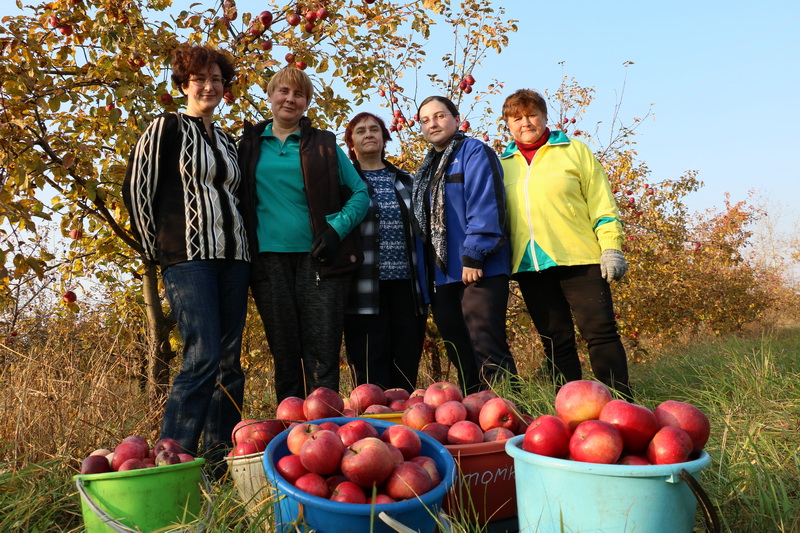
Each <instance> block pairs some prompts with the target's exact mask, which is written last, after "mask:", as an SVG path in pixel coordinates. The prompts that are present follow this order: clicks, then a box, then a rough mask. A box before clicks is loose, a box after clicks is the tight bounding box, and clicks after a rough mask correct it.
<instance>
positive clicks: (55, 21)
mask: <svg viewBox="0 0 800 533" xmlns="http://www.w3.org/2000/svg"><path fill="white" fill-rule="evenodd" d="M47 21H48V22H49V23H50V27H51V28H57V27H58V24H59V22H60V21H59V20H58V17H57V16H55V15H51V16H50V18H49V19H47Z"/></svg>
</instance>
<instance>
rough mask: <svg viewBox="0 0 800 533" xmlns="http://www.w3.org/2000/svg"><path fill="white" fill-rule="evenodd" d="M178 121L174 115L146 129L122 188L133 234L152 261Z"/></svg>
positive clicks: (130, 162) (129, 162)
mask: <svg viewBox="0 0 800 533" xmlns="http://www.w3.org/2000/svg"><path fill="white" fill-rule="evenodd" d="M171 117H172V118H171ZM178 120H179V118H178V117H177V116H175V115H162V116H160V117H158V118H156V119H155V120H154V121H153V122H152V123H151V124H150V125H149V126H148V127H147V129H146V130H145V132H144V133H143V134H142V136H141V137H140V138H139V140H138V141H137V142H136V146H134V148H133V152H132V153H131V156H130V158H129V160H128V167H127V169H126V173H125V182H124V183H123V186H122V194H123V200H124V202H125V207H126V208H127V209H128V213H129V215H130V224H131V231H132V232H133V234H134V236H135V237H136V240H138V241H139V243H140V244H141V245H142V247H143V248H144V253H145V256H146V257H147V258H148V259H149V260H151V261H157V260H158V253H157V252H158V250H157V246H156V233H157V228H156V213H155V207H154V205H155V197H156V192H157V191H158V185H159V179H160V178H161V176H162V173H163V172H165V170H166V169H165V165H166V161H167V150H168V149H170V148H171V147H172V142H169V141H168V139H173V138H174V136H175V134H176V133H177V121H178Z"/></svg>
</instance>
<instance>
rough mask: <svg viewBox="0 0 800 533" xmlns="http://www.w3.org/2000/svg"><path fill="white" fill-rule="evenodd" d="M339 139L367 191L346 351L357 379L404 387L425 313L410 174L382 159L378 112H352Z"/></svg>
mask: <svg viewBox="0 0 800 533" xmlns="http://www.w3.org/2000/svg"><path fill="white" fill-rule="evenodd" d="M344 140H345V143H346V144H347V148H348V149H349V156H350V159H351V160H352V161H353V164H354V165H355V167H356V169H358V171H359V173H360V174H361V176H362V179H363V180H364V183H365V184H366V186H367V190H368V192H369V196H370V205H369V211H367V216H366V217H365V218H364V221H363V222H362V223H361V226H360V229H361V246H362V250H363V252H364V262H363V264H362V265H361V268H360V269H359V270H358V271H357V272H356V275H355V276H354V278H353V283H352V285H351V290H350V297H349V300H348V305H347V310H346V313H347V314H346V315H345V323H344V324H345V326H344V339H345V345H346V349H347V358H348V360H349V362H350V367H351V369H352V373H353V377H354V380H355V382H356V385H360V384H362V383H374V384H376V385H379V386H381V387H383V388H385V389H391V388H403V389H406V390H408V391H409V392H411V391H413V390H414V388H415V387H416V383H417V369H418V367H419V361H420V358H421V356H422V343H423V341H424V340H425V323H426V319H427V305H426V303H425V299H426V297H425V295H423V292H422V291H423V288H424V287H425V283H420V273H421V270H419V269H418V265H419V262H418V258H419V259H420V260H421V259H422V244H421V241H420V240H419V239H418V238H417V237H416V236H415V234H414V231H413V230H412V227H411V217H410V210H411V187H412V183H413V179H412V177H411V175H409V174H408V173H407V172H403V171H402V170H399V169H397V168H395V167H394V166H393V165H392V164H391V163H389V162H388V161H386V151H385V149H384V147H385V145H386V143H387V142H388V141H390V140H391V137H390V136H389V131H388V130H387V129H386V125H385V124H384V122H383V120H381V119H380V118H378V117H377V116H375V115H373V114H371V113H359V114H358V115H356V116H355V117H354V118H353V120H351V121H350V123H349V124H348V125H347V129H346V130H345V133H344Z"/></svg>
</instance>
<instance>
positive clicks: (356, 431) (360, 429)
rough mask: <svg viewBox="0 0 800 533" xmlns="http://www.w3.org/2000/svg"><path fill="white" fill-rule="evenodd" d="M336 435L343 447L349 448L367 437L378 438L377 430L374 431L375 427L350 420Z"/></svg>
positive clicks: (364, 422)
mask: <svg viewBox="0 0 800 533" xmlns="http://www.w3.org/2000/svg"><path fill="white" fill-rule="evenodd" d="M336 433H337V434H338V435H339V439H341V441H342V444H344V445H345V446H350V445H351V444H353V443H354V442H356V441H359V440H361V439H365V438H367V437H375V438H378V437H379V435H378V430H377V429H375V426H373V425H372V424H370V423H369V422H367V421H366V420H351V421H350V422H347V423H346V424H343V425H342V427H340V428H339V430H338V431H337V432H336Z"/></svg>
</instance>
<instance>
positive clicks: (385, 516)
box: [378, 511, 452, 533]
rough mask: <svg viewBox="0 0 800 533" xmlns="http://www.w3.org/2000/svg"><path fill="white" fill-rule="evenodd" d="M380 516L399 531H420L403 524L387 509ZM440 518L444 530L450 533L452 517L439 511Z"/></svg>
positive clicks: (385, 522) (410, 532)
mask: <svg viewBox="0 0 800 533" xmlns="http://www.w3.org/2000/svg"><path fill="white" fill-rule="evenodd" d="M378 518H379V519H380V520H381V521H382V522H383V523H384V524H386V525H387V526H389V527H390V528H392V529H394V530H395V531H397V533H418V532H417V530H416V529H411V528H410V527H408V526H406V525H403V524H401V523H400V522H398V521H397V520H396V519H394V518H392V517H391V516H389V515H388V514H386V511H381V512H380V513H378ZM439 518H440V519H441V520H442V524H441V525H442V527H443V531H445V532H447V533H449V532H450V531H451V530H452V529H451V528H452V524H451V523H450V519H449V518H448V517H447V515H445V514H444V513H439Z"/></svg>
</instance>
